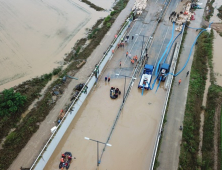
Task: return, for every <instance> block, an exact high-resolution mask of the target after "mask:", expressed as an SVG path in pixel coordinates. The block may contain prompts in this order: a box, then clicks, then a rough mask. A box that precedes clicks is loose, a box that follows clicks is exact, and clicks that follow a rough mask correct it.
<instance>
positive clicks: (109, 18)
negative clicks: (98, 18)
mask: <svg viewBox="0 0 222 170" xmlns="http://www.w3.org/2000/svg"><path fill="white" fill-rule="evenodd" d="M110 20H111V16H110V15H108V16H107V17H106V18H105V19H104V22H103V23H104V24H106V23H107V22H109V21H110Z"/></svg>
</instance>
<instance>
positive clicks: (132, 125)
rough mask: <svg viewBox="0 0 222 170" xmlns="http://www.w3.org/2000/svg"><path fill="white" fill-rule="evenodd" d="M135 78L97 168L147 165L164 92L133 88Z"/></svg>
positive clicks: (144, 169)
mask: <svg viewBox="0 0 222 170" xmlns="http://www.w3.org/2000/svg"><path fill="white" fill-rule="evenodd" d="M138 83H139V78H138V79H137V80H136V81H135V84H134V86H133V89H132V90H131V92H130V95H129V97H128V98H127V102H126V104H125V106H124V108H123V111H122V113H121V115H120V118H119V120H118V123H117V126H116V127H115V129H114V133H113V135H112V137H111V140H110V142H109V143H110V144H112V147H109V148H108V147H107V150H106V151H105V152H104V155H103V158H102V162H101V165H100V170H106V169H107V170H109V169H110V170H112V169H116V170H117V169H121V170H136V169H138V170H147V169H148V167H149V166H150V163H151V162H150V161H151V158H152V153H153V148H154V144H155V140H156V135H157V131H158V128H159V122H160V120H161V114H162V106H163V103H164V99H165V91H164V90H163V88H159V90H158V92H157V93H155V90H152V91H145V92H144V94H143V96H142V95H141V89H138V88H137V85H138Z"/></svg>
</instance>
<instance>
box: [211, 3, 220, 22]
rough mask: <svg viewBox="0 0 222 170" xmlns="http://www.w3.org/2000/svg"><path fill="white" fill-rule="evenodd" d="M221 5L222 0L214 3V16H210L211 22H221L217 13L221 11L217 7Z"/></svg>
mask: <svg viewBox="0 0 222 170" xmlns="http://www.w3.org/2000/svg"><path fill="white" fill-rule="evenodd" d="M221 5H222V1H221V0H215V2H214V3H213V7H214V13H213V16H211V17H210V22H221V19H220V18H219V17H218V16H217V14H218V13H219V11H218V10H217V9H218V8H219V7H220V6H221Z"/></svg>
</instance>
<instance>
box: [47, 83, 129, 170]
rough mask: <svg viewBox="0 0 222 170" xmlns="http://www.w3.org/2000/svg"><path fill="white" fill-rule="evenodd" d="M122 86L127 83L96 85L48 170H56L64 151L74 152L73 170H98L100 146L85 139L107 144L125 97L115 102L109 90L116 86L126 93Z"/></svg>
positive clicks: (52, 157) (55, 152)
mask: <svg viewBox="0 0 222 170" xmlns="http://www.w3.org/2000/svg"><path fill="white" fill-rule="evenodd" d="M127 83H128V82H127ZM123 85H124V81H119V80H111V82H110V83H109V84H108V83H105V82H103V81H102V82H101V83H99V84H98V85H97V87H96V88H95V89H94V90H93V91H92V93H91V94H90V95H89V97H87V98H86V101H85V102H84V103H83V105H82V107H81V108H80V110H79V111H78V113H77V115H76V117H75V119H74V120H73V122H72V123H71V125H70V126H69V128H68V130H67V131H66V133H65V135H64V137H63V138H62V140H61V141H60V143H59V145H58V147H57V149H56V150H55V151H54V153H53V155H52V156H51V158H50V160H49V161H48V163H47V165H46V167H45V170H50V169H57V168H58V164H59V160H60V157H61V153H63V152H65V151H70V152H72V154H73V156H75V157H76V158H77V159H76V160H74V161H73V163H72V164H71V166H70V169H71V170H72V169H79V170H82V169H85V170H95V168H96V159H97V157H96V156H97V154H96V151H97V148H96V146H97V145H96V143H95V142H92V141H88V140H85V139H84V137H89V138H91V139H96V140H99V141H102V142H106V139H107V135H108V134H109V131H110V129H111V126H112V124H113V121H114V119H115V117H116V115H117V112H118V109H119V106H120V104H121V102H122V95H120V97H119V98H117V99H115V100H112V99H111V98H110V96H109V90H110V87H111V86H114V87H118V88H119V89H120V90H121V91H122V92H123V88H122V87H123ZM101 94H102V95H101ZM102 147H103V146H102V145H100V151H102ZM109 149H110V148H108V149H107V151H108V150H109Z"/></svg>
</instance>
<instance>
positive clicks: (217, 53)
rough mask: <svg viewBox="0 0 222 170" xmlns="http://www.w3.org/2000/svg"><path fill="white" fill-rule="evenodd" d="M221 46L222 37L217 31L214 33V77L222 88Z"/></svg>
mask: <svg viewBox="0 0 222 170" xmlns="http://www.w3.org/2000/svg"><path fill="white" fill-rule="evenodd" d="M221 44H222V37H221V36H220V35H219V34H218V33H217V32H216V31H214V43H213V64H214V75H215V77H216V81H217V84H218V85H220V86H222V68H221V63H222V56H221Z"/></svg>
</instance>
